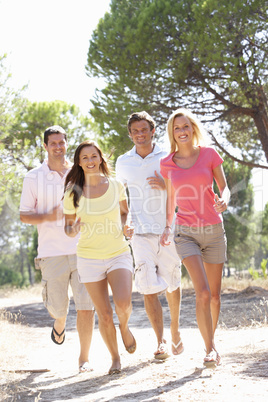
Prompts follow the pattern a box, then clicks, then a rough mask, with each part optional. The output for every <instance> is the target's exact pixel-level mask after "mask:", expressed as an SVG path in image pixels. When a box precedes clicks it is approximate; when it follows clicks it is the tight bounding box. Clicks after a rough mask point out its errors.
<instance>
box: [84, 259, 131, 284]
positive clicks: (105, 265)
mask: <svg viewBox="0 0 268 402" xmlns="http://www.w3.org/2000/svg"><path fill="white" fill-rule="evenodd" d="M116 269H127V270H128V271H130V272H131V273H132V274H133V271H134V267H133V258H132V256H131V254H130V252H129V251H125V252H124V253H122V254H119V255H117V256H116V257H112V258H107V259H104V260H99V259H98V260H95V259H91V258H83V257H77V270H78V276H79V281H80V282H81V283H88V282H99V281H102V280H103V279H105V278H107V275H108V274H109V272H112V271H115V270H116Z"/></svg>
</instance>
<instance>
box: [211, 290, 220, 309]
mask: <svg viewBox="0 0 268 402" xmlns="http://www.w3.org/2000/svg"><path fill="white" fill-rule="evenodd" d="M211 304H214V305H215V306H220V304H221V295H220V294H219V293H215V294H212V295H211Z"/></svg>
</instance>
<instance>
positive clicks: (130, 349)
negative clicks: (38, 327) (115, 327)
mask: <svg viewBox="0 0 268 402" xmlns="http://www.w3.org/2000/svg"><path fill="white" fill-rule="evenodd" d="M119 329H120V324H119ZM128 330H129V332H130V333H131V335H132V338H133V344H132V345H130V346H128V347H127V346H126V344H125V342H124V339H123V337H122V341H123V344H124V346H125V349H126V351H127V352H128V353H134V352H135V351H136V348H137V343H136V339H135V338H134V335H133V334H132V332H131V331H130V329H128ZM120 332H121V329H120ZM121 336H122V333H121Z"/></svg>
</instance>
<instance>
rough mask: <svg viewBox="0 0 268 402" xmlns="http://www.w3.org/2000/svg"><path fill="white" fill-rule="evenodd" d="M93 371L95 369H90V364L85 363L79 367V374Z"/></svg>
mask: <svg viewBox="0 0 268 402" xmlns="http://www.w3.org/2000/svg"><path fill="white" fill-rule="evenodd" d="M90 371H93V368H92V367H90V365H89V362H84V363H82V364H80V366H79V373H89V372H90Z"/></svg>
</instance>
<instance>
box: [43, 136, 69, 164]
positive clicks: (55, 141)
mask: <svg viewBox="0 0 268 402" xmlns="http://www.w3.org/2000/svg"><path fill="white" fill-rule="evenodd" d="M44 147H45V149H46V151H47V153H48V156H49V158H53V159H55V158H56V159H60V158H62V157H64V156H65V155H66V152H67V142H66V140H65V137H64V135H63V134H60V133H57V134H50V135H49V136H48V144H47V145H46V144H44Z"/></svg>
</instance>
